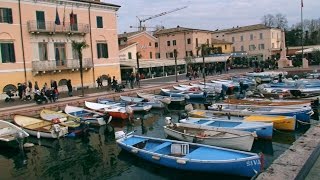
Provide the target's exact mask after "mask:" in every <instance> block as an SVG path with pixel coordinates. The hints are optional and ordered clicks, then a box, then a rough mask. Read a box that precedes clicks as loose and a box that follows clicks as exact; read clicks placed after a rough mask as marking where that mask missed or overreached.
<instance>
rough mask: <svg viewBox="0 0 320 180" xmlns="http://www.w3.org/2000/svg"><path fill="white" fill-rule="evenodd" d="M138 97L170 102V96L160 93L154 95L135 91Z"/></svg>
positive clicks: (165, 102)
mask: <svg viewBox="0 0 320 180" xmlns="http://www.w3.org/2000/svg"><path fill="white" fill-rule="evenodd" d="M137 95H138V97H140V98H143V99H145V100H147V101H154V100H156V101H161V102H163V103H164V104H170V103H171V99H172V98H171V97H168V96H161V95H154V94H148V93H141V92H137Z"/></svg>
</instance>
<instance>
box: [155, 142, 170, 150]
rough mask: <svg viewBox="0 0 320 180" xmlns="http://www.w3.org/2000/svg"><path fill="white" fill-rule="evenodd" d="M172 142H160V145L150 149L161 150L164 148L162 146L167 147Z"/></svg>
mask: <svg viewBox="0 0 320 180" xmlns="http://www.w3.org/2000/svg"><path fill="white" fill-rule="evenodd" d="M171 144H172V143H171V142H164V143H162V144H160V145H158V146H156V147H154V148H152V149H150V151H151V152H156V151H158V150H160V149H162V148H165V147H167V146H170V145H171Z"/></svg>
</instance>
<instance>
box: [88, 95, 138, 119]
mask: <svg viewBox="0 0 320 180" xmlns="http://www.w3.org/2000/svg"><path fill="white" fill-rule="evenodd" d="M98 102H99V103H93V102H90V103H87V102H86V103H85V106H86V107H87V108H89V109H92V110H95V111H99V112H101V113H108V114H109V115H110V116H112V118H115V119H123V120H125V119H128V118H129V117H130V114H132V112H127V111H126V108H124V107H120V106H118V105H119V104H120V103H116V105H110V104H109V103H110V100H106V99H104V100H103V99H99V100H98ZM104 103H106V104H104ZM131 110H132V109H131Z"/></svg>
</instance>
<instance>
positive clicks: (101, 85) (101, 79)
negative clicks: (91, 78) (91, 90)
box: [99, 76, 103, 88]
mask: <svg viewBox="0 0 320 180" xmlns="http://www.w3.org/2000/svg"><path fill="white" fill-rule="evenodd" d="M102 82H103V78H102V76H100V82H99V83H100V85H99V86H100V87H101V88H102V87H103V84H102Z"/></svg>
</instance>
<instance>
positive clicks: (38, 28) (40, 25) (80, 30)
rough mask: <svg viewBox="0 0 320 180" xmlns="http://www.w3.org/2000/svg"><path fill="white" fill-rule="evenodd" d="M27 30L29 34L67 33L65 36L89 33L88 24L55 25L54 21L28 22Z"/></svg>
mask: <svg viewBox="0 0 320 180" xmlns="http://www.w3.org/2000/svg"><path fill="white" fill-rule="evenodd" d="M28 30H29V32H30V33H49V34H53V33H67V34H86V33H89V30H90V28H89V24H70V23H69V22H67V23H65V25H63V24H62V23H61V24H60V25H56V24H55V23H54V21H45V22H37V21H28Z"/></svg>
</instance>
